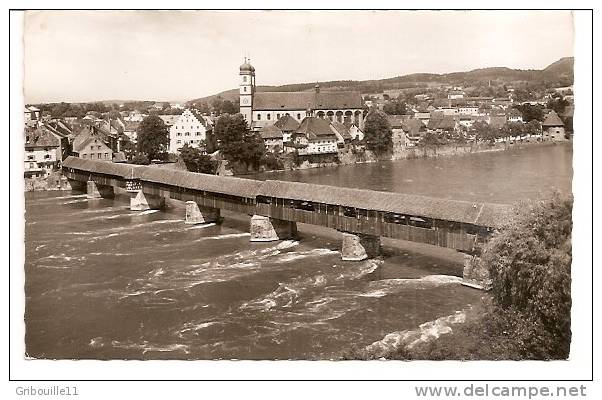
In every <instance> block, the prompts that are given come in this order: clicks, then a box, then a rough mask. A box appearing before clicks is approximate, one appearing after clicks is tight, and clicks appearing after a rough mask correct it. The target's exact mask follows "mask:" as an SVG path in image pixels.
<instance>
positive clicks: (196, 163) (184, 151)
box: [178, 144, 217, 174]
mask: <svg viewBox="0 0 602 400" xmlns="http://www.w3.org/2000/svg"><path fill="white" fill-rule="evenodd" d="M178 151H179V152H180V157H182V161H184V164H186V169H187V170H188V171H191V172H201V173H204V174H215V171H216V169H217V163H216V162H215V161H213V160H212V159H211V157H209V156H208V155H207V154H203V152H202V151H201V150H200V149H199V148H197V147H191V146H189V145H188V144H185V145H184V147H181V148H180V149H179V150H178Z"/></svg>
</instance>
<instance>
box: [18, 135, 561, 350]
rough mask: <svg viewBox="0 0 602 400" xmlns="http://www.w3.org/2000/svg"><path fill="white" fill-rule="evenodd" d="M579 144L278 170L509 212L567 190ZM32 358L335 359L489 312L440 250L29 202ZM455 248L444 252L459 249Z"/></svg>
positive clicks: (60, 199) (38, 197)
mask: <svg viewBox="0 0 602 400" xmlns="http://www.w3.org/2000/svg"><path fill="white" fill-rule="evenodd" d="M571 159H572V150H571V148H570V146H566V145H562V146H545V147H532V148H528V149H522V150H513V151H507V152H499V153H491V154H475V155H469V156H463V157H456V158H441V159H418V160H404V161H395V162H385V163H378V164H362V165H354V166H342V167H338V168H329V169H314V170H303V171H289V172H282V173H271V174H264V175H262V176H258V178H266V177H267V178H269V179H287V180H297V181H303V182H312V183H324V184H334V185H342V186H351V187H362V188H369V189H378V190H389V191H396V192H405V193H415V194H424V195H431V196H438V197H446V198H455V199H462V200H480V201H490V202H496V203H511V202H514V201H516V200H518V199H529V198H531V199H534V198H538V197H541V196H545V195H546V194H549V193H550V191H552V190H554V189H558V190H561V191H570V182H571V176H572V169H571ZM25 198H26V201H25V206H26V223H25V278H26V282H25V294H26V310H25V323H26V336H25V343H26V351H27V355H28V356H30V357H34V358H51V359H82V358H83V359H86V358H89V359H163V358H164V359H333V358H337V357H338V356H339V355H340V354H341V352H342V351H344V350H346V349H348V348H349V347H350V346H351V345H352V344H354V345H359V346H364V345H368V344H371V343H373V342H374V341H378V340H380V339H382V338H383V337H384V336H385V335H386V334H388V333H391V332H396V331H402V330H406V329H408V330H411V329H416V328H417V327H418V326H419V325H420V324H422V323H424V322H427V321H432V320H434V319H436V318H438V317H441V316H445V315H449V314H453V313H454V312H456V311H459V310H462V309H465V308H466V307H469V305H470V304H474V303H475V302H478V301H479V299H480V298H481V296H482V292H479V291H477V290H474V289H471V288H467V287H464V286H461V285H460V284H459V279H458V278H457V277H456V276H458V275H460V274H461V269H462V265H461V263H460V262H459V260H460V259H459V258H458V257H455V256H454V254H447V253H445V252H444V251H441V250H440V249H428V248H427V249H426V250H425V248H424V247H425V246H422V247H416V248H414V247H412V245H406V246H401V247H395V248H392V247H390V246H389V247H388V246H387V243H385V245H386V246H385V251H386V256H385V257H383V259H380V260H368V261H363V262H343V261H341V260H340V253H339V252H338V250H339V247H340V242H339V238H338V237H337V236H336V235H335V234H333V233H332V232H322V231H320V229H312V228H310V227H301V228H300V230H301V237H300V240H299V241H281V242H273V243H250V242H249V234H248V218H246V219H245V218H244V217H241V216H234V215H228V214H226V215H225V216H226V218H225V220H224V222H223V223H222V224H221V225H214V224H210V225H207V226H195V225H186V224H185V223H184V221H183V216H184V207H183V204H181V203H179V202H170V203H169V207H168V209H167V210H166V211H150V212H148V211H147V212H132V211H129V209H128V202H127V199H126V198H125V197H121V196H118V197H116V198H115V199H101V200H87V199H86V198H85V196H83V195H82V194H80V193H76V192H69V191H63V192H34V193H26V195H25ZM446 251H447V250H446Z"/></svg>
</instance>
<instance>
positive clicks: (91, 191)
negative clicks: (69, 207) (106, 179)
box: [86, 181, 115, 199]
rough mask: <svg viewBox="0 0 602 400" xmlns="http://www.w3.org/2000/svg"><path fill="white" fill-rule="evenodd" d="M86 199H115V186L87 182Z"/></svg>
mask: <svg viewBox="0 0 602 400" xmlns="http://www.w3.org/2000/svg"><path fill="white" fill-rule="evenodd" d="M86 197H87V198H88V199H102V198H112V197H115V191H114V190H113V186H106V185H100V184H98V183H96V182H94V181H88V182H86Z"/></svg>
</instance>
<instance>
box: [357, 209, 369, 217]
mask: <svg viewBox="0 0 602 400" xmlns="http://www.w3.org/2000/svg"><path fill="white" fill-rule="evenodd" d="M356 215H357V219H361V218H364V219H368V210H363V209H361V208H360V209H358V210H357V211H356Z"/></svg>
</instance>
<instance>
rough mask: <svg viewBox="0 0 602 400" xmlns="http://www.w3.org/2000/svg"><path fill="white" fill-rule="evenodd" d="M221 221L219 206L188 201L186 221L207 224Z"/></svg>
mask: <svg viewBox="0 0 602 400" xmlns="http://www.w3.org/2000/svg"><path fill="white" fill-rule="evenodd" d="M219 221H220V210H219V208H213V207H204V206H199V205H198V204H197V203H196V202H195V201H187V202H186V223H187V224H206V223H209V222H219Z"/></svg>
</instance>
